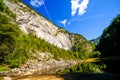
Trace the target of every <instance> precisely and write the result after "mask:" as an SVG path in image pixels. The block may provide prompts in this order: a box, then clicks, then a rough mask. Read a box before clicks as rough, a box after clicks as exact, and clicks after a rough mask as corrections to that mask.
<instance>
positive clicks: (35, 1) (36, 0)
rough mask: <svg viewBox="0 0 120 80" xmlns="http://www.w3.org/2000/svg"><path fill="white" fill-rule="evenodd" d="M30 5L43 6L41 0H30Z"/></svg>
mask: <svg viewBox="0 0 120 80" xmlns="http://www.w3.org/2000/svg"><path fill="white" fill-rule="evenodd" d="M30 4H31V5H32V6H34V7H40V6H42V5H43V4H44V1H43V0H31V1H30Z"/></svg>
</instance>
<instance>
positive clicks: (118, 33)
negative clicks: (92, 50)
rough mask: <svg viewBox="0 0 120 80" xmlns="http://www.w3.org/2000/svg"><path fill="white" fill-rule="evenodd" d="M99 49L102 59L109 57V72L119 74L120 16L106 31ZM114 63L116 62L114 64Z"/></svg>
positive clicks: (100, 41)
mask: <svg viewBox="0 0 120 80" xmlns="http://www.w3.org/2000/svg"><path fill="white" fill-rule="evenodd" d="M97 49H98V50H99V51H100V52H101V54H102V55H101V57H107V58H106V59H108V61H105V63H106V64H107V68H106V69H107V72H114V73H119V72H120V69H119V67H120V66H119V65H118V64H120V15H118V16H117V17H116V18H114V19H113V21H112V22H111V24H110V25H109V26H108V27H107V28H106V29H105V30H104V32H103V34H102V36H101V38H100V40H99V43H98V45H97ZM113 61H114V62H113Z"/></svg>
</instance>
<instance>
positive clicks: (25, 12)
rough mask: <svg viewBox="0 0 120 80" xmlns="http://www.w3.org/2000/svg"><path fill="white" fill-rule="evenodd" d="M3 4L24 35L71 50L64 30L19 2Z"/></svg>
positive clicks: (69, 41)
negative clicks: (31, 35) (31, 34)
mask: <svg viewBox="0 0 120 80" xmlns="http://www.w3.org/2000/svg"><path fill="white" fill-rule="evenodd" d="M4 2H5V4H6V5H7V6H8V7H9V9H10V10H12V12H13V13H14V14H16V22H17V23H18V25H19V26H20V29H21V30H22V31H23V32H24V33H33V34H35V35H36V36H38V37H39V38H41V39H45V40H46V41H47V42H49V43H51V44H53V45H55V46H57V47H59V48H63V49H66V50H69V49H71V47H72V44H71V40H70V38H69V37H70V35H69V34H68V33H66V31H65V30H63V29H60V28H58V27H57V26H55V25H54V24H53V23H51V22H50V21H48V20H47V19H46V18H44V17H43V16H41V15H39V14H37V13H36V12H35V11H34V10H31V9H30V8H28V7H27V6H26V5H25V4H23V3H21V2H19V3H18V4H16V3H12V2H9V0H4Z"/></svg>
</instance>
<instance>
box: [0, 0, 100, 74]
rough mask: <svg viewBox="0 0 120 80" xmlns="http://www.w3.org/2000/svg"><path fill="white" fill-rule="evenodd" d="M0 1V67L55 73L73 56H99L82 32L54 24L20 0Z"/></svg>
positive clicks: (73, 61)
mask: <svg viewBox="0 0 120 80" xmlns="http://www.w3.org/2000/svg"><path fill="white" fill-rule="evenodd" d="M0 4H1V5H0V55H1V56H0V71H3V70H6V68H8V69H9V68H15V67H19V68H17V69H16V68H15V69H13V70H12V72H17V73H18V74H19V73H25V74H27V73H29V71H30V72H36V71H39V70H42V71H43V70H44V71H43V73H45V72H54V73H56V71H59V70H64V69H65V68H67V67H71V66H73V65H75V64H76V60H79V59H86V58H90V57H94V56H95V57H98V56H99V52H97V51H94V49H95V46H94V45H93V44H91V43H90V42H88V41H87V40H86V39H85V38H84V37H83V36H81V35H78V34H71V33H68V32H67V31H66V30H64V29H61V28H59V27H57V26H55V25H54V24H53V23H52V22H50V21H48V20H47V19H46V18H44V17H43V16H41V15H39V14H38V13H36V12H35V11H34V10H32V9H30V8H29V7H27V6H26V5H25V4H23V3H22V2H21V0H19V1H18V0H12V1H11V0H0ZM59 64H61V65H59ZM43 66H44V67H43ZM5 67H6V68H5ZM56 67H57V68H56Z"/></svg>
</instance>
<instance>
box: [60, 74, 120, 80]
mask: <svg viewBox="0 0 120 80" xmlns="http://www.w3.org/2000/svg"><path fill="white" fill-rule="evenodd" d="M61 76H62V77H63V78H64V80H120V74H112V73H109V74H108V73H107V74H97V73H73V72H72V73H67V74H63V75H61Z"/></svg>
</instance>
